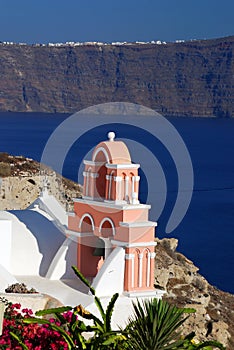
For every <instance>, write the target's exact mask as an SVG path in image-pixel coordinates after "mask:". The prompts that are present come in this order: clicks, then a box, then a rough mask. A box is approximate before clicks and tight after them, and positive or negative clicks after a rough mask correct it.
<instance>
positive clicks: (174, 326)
mask: <svg viewBox="0 0 234 350" xmlns="http://www.w3.org/2000/svg"><path fill="white" fill-rule="evenodd" d="M133 309H134V316H133V317H131V318H130V319H129V325H128V326H127V327H126V329H125V331H126V332H127V334H128V338H129V346H130V349H132V350H135V349H141V350H170V349H175V348H176V347H177V348H179V346H180V345H182V343H183V340H181V339H179V333H178V328H179V327H180V326H181V324H182V323H183V322H184V321H185V320H186V318H187V317H184V316H183V314H184V313H185V310H184V309H179V308H177V307H176V306H172V305H170V304H168V303H167V302H165V301H162V300H157V299H153V300H144V301H142V302H140V301H139V300H138V301H137V302H136V303H134V304H133Z"/></svg>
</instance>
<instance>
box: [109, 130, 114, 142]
mask: <svg viewBox="0 0 234 350" xmlns="http://www.w3.org/2000/svg"><path fill="white" fill-rule="evenodd" d="M108 139H109V141H111V142H113V141H114V139H115V133H114V132H113V131H110V132H108Z"/></svg>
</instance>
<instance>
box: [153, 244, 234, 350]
mask: <svg viewBox="0 0 234 350" xmlns="http://www.w3.org/2000/svg"><path fill="white" fill-rule="evenodd" d="M157 242H158V244H157V247H156V258H155V285H156V287H158V288H160V287H162V288H163V289H165V290H166V291H167V293H166V294H165V295H164V297H163V298H164V299H166V300H168V301H169V302H171V303H173V304H176V305H177V306H180V307H192V308H194V309H196V313H195V314H192V315H190V316H189V318H188V320H187V321H186V323H185V324H184V325H183V333H184V334H188V333H190V332H193V331H194V332H195V333H196V340H197V341H205V340H218V341H220V342H221V343H222V344H224V345H225V346H226V347H227V350H233V349H234V295H232V294H229V293H225V292H222V291H220V290H218V289H217V288H215V287H213V286H211V285H210V284H209V283H208V282H207V280H206V279H205V278H204V277H203V276H201V275H200V274H199V273H198V271H199V269H198V268H197V267H196V266H194V264H193V262H192V261H190V260H189V259H187V258H186V257H185V256H184V255H183V254H181V253H179V252H178V251H177V250H176V248H177V244H178V240H177V239H174V238H171V239H165V238H164V239H162V240H158V239H157Z"/></svg>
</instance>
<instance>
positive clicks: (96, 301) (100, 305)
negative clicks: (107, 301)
mask: <svg viewBox="0 0 234 350" xmlns="http://www.w3.org/2000/svg"><path fill="white" fill-rule="evenodd" d="M94 301H95V304H96V305H97V308H98V310H99V311H100V314H101V316H102V319H103V321H104V320H105V312H104V309H103V307H102V304H101V300H100V299H99V298H98V297H96V296H95V298H94Z"/></svg>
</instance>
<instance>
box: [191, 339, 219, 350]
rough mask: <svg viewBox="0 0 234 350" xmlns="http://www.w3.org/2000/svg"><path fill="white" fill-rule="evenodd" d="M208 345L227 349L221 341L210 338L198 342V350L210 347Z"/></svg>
mask: <svg viewBox="0 0 234 350" xmlns="http://www.w3.org/2000/svg"><path fill="white" fill-rule="evenodd" d="M208 346H211V347H213V348H218V349H221V350H226V348H225V347H224V346H223V345H222V344H221V343H219V342H217V341H215V340H208V341H205V342H203V343H201V344H198V346H197V347H196V350H200V349H204V348H205V347H208Z"/></svg>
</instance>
